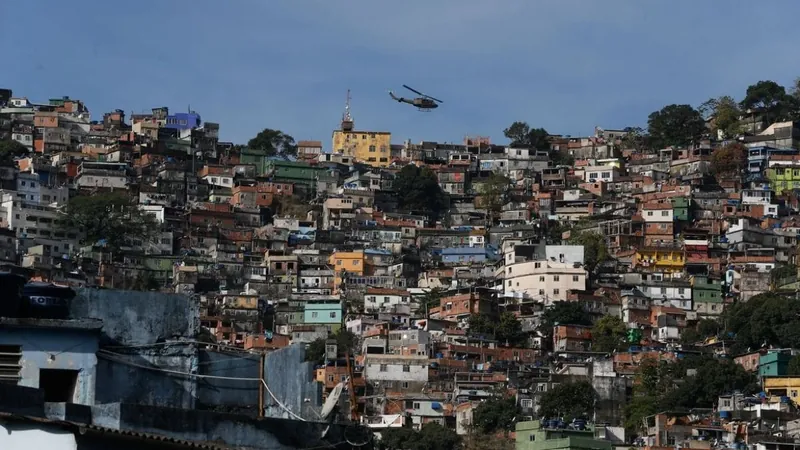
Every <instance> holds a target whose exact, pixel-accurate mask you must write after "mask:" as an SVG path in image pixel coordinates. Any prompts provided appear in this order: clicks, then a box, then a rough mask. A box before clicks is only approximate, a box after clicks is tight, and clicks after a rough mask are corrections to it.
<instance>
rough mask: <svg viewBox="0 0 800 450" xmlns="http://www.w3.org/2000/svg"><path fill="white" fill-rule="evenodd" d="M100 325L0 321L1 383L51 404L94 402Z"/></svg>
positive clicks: (33, 320) (19, 320)
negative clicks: (31, 392) (36, 391)
mask: <svg viewBox="0 0 800 450" xmlns="http://www.w3.org/2000/svg"><path fill="white" fill-rule="evenodd" d="M101 328H102V322H101V321H99V320H90V319H83V320H57V319H13V318H0V382H10V383H12V384H17V385H19V386H28V387H32V388H37V389H41V390H42V391H44V399H45V401H48V402H67V403H77V404H81V405H93V404H94V403H95V384H96V369H97V356H96V353H97V349H98V346H99V341H100V329H101Z"/></svg>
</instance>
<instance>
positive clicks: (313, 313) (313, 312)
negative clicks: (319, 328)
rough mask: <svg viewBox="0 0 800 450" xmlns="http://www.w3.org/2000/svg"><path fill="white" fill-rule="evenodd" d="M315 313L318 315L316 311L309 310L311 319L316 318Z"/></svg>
mask: <svg viewBox="0 0 800 450" xmlns="http://www.w3.org/2000/svg"><path fill="white" fill-rule="evenodd" d="M317 315H318V313H317V312H316V311H312V312H311V318H312V319H316V318H317Z"/></svg>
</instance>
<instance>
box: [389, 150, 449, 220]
mask: <svg viewBox="0 0 800 450" xmlns="http://www.w3.org/2000/svg"><path fill="white" fill-rule="evenodd" d="M392 189H393V190H394V192H395V193H396V195H397V203H398V208H399V209H401V210H412V211H422V212H425V213H427V214H429V215H430V216H431V218H432V219H433V220H436V219H438V218H439V217H440V215H441V214H442V213H443V212H444V210H445V208H446V207H447V198H446V197H445V194H444V192H443V191H442V188H441V186H439V179H438V177H437V176H436V173H435V172H434V171H433V170H431V168H430V167H427V166H426V167H423V168H421V169H420V168H419V167H417V166H416V165H414V164H409V165H407V166H404V167H403V168H402V169H400V171H399V172H397V174H396V175H395V178H394V181H393V182H392Z"/></svg>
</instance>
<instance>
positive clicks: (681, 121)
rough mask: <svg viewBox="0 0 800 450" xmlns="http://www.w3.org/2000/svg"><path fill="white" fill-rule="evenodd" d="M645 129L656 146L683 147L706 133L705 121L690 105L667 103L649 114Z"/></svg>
mask: <svg viewBox="0 0 800 450" xmlns="http://www.w3.org/2000/svg"><path fill="white" fill-rule="evenodd" d="M647 131H648V133H649V134H650V139H651V140H652V142H653V144H654V145H655V146H656V147H659V148H663V147H668V146H676V147H684V146H687V145H689V144H692V143H693V142H696V141H697V140H699V139H700V138H701V137H702V136H703V135H704V134H705V133H706V123H705V120H703V116H702V115H700V113H699V112H698V111H697V110H695V109H694V108H692V107H691V106H690V105H668V106H665V107H664V108H662V109H661V110H659V111H655V112H653V113H652V114H650V116H649V117H648V119H647Z"/></svg>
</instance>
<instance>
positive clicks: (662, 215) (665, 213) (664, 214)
mask: <svg viewBox="0 0 800 450" xmlns="http://www.w3.org/2000/svg"><path fill="white" fill-rule="evenodd" d="M668 215H669V211H666V210H665V211H661V217H667V216H668Z"/></svg>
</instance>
